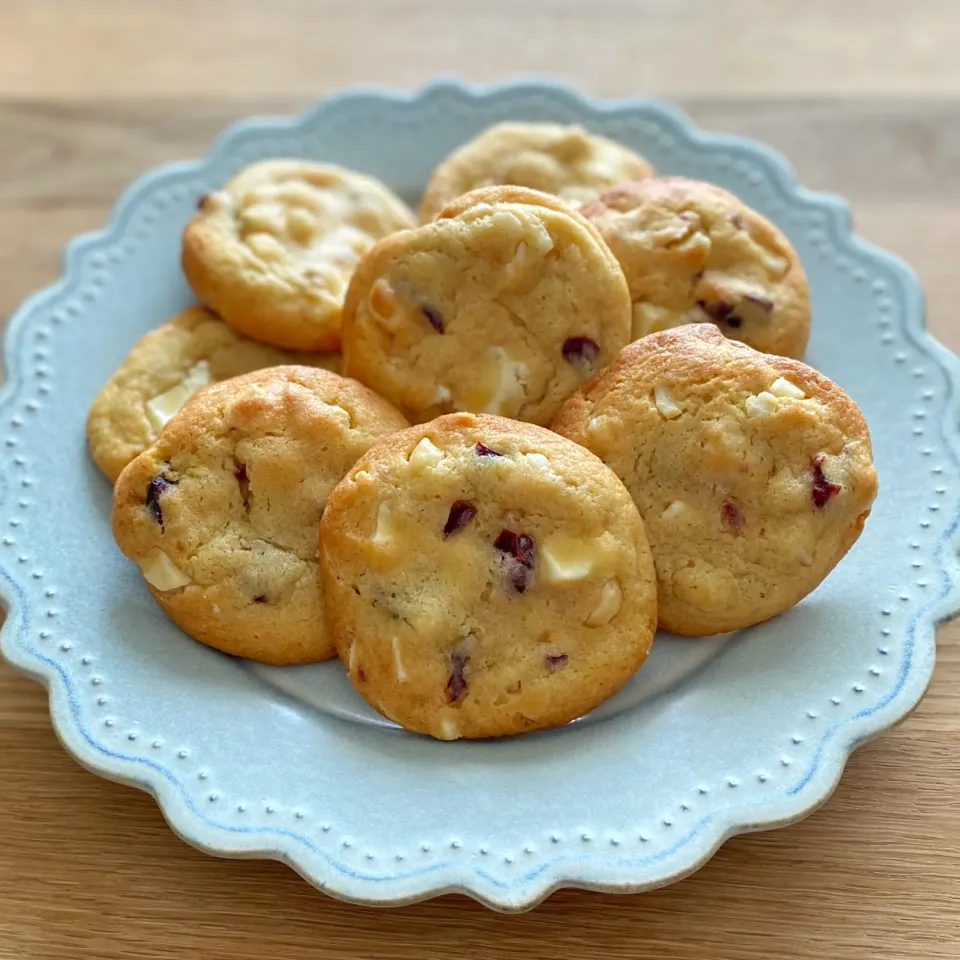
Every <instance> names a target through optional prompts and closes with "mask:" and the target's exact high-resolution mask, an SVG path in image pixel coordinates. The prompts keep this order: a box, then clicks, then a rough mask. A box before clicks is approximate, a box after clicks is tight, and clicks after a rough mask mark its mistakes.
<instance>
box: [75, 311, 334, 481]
mask: <svg viewBox="0 0 960 960" xmlns="http://www.w3.org/2000/svg"><path fill="white" fill-rule="evenodd" d="M294 358H296V359H294ZM294 362H296V363H300V364H306V365H307V366H316V367H323V368H324V369H327V370H332V371H334V372H339V369H340V354H339V353H314V354H308V353H295V354H291V353H288V352H285V351H283V350H277V349H275V348H274V347H268V346H266V345H265V344H262V343H257V342H255V341H254V340H248V339H247V338H246V337H244V336H242V335H241V334H239V333H236V332H235V331H234V330H232V329H231V328H230V327H228V326H227V325H226V324H225V323H224V322H223V321H222V320H221V319H220V318H219V317H218V316H216V315H215V314H213V313H211V312H210V311H209V310H207V309H205V308H204V307H189V308H188V309H186V310H184V311H183V312H182V313H178V314H177V315H176V316H175V317H172V318H171V319H170V320H168V321H167V322H166V323H163V324H161V325H160V326H159V327H158V328H157V329H156V330H151V331H150V333H148V334H147V335H146V336H144V337H143V338H142V339H141V340H139V341H138V342H137V343H136V344H134V346H133V348H132V349H131V351H130V353H128V354H127V356H126V358H125V359H124V361H123V363H121V364H120V366H119V367H117V369H116V370H115V371H114V373H113V375H112V376H111V377H110V379H109V380H108V381H107V382H106V383H105V384H104V386H103V387H102V389H101V390H100V392H99V393H98V394H97V395H96V397H95V398H94V401H93V403H92V404H91V405H90V413H89V415H88V417H87V440H88V442H89V444H90V455H91V456H92V457H93V460H94V462H95V463H96V465H97V466H98V467H99V468H100V469H101V470H102V471H103V473H104V474H105V475H106V477H107V478H108V479H109V480H110V482H111V483H115V482H116V479H117V477H119V476H120V471H121V470H123V468H124V467H125V466H126V465H127V464H128V463H129V462H130V461H131V460H132V459H133V458H134V457H136V456H137V455H138V454H141V453H143V451H144V450H146V448H147V447H149V446H150V444H151V443H153V442H154V440H156V439H157V435H158V434H159V433H160V430H161V429H162V427H163V425H164V424H165V423H166V422H167V421H168V420H169V419H170V418H171V417H172V416H173V415H174V414H175V413H176V412H177V411H178V410H179V409H180V408H181V407H182V406H183V405H184V403H186V401H187V400H188V399H189V398H190V397H191V396H192V395H193V394H194V393H195V392H196V391H197V390H199V389H200V388H201V387H205V386H207V385H209V384H211V383H218V382H219V381H221V380H228V379H229V378H230V377H236V376H239V375H240V374H241V373H249V372H250V371H251V370H260V369H262V368H263V367H276V366H279V365H281V364H287V363H294Z"/></svg>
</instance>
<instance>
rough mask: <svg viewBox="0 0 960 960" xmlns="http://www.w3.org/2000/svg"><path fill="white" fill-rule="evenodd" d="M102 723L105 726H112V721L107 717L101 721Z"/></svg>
mask: <svg viewBox="0 0 960 960" xmlns="http://www.w3.org/2000/svg"><path fill="white" fill-rule="evenodd" d="M103 725H104V726H105V727H112V726H113V721H112V720H111V719H110V718H109V717H108V718H107V719H106V720H104V721H103Z"/></svg>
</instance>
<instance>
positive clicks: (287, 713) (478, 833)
mask: <svg viewBox="0 0 960 960" xmlns="http://www.w3.org/2000/svg"><path fill="white" fill-rule="evenodd" d="M507 118H512V119H521V118H522V119H533V120H558V121H564V122H571V121H576V122H580V123H583V124H585V125H586V126H587V127H590V128H591V129H594V130H596V131H599V132H601V133H604V134H607V135H608V136H612V137H615V138H617V139H619V140H622V141H623V142H624V143H626V144H628V145H629V146H631V147H635V148H637V149H638V150H640V151H641V152H642V153H643V154H645V155H646V156H647V157H649V158H650V159H651V160H652V161H653V162H654V163H655V164H656V166H657V167H658V168H659V169H660V170H661V171H663V172H669V173H678V174H685V175H687V176H692V177H698V178H701V179H705V180H712V181H715V182H717V183H719V184H722V185H723V186H725V187H727V188H729V189H731V190H733V191H735V192H736V193H738V194H740V195H741V196H742V197H743V198H744V200H746V201H747V202H748V203H749V204H751V205H752V206H754V207H757V208H759V209H760V210H761V211H763V212H764V213H765V214H767V215H768V216H769V217H771V218H772V219H773V220H775V221H776V222H777V223H778V224H779V225H780V226H781V227H782V228H783V229H784V230H785V231H786V232H787V234H788V235H789V236H790V239H791V240H792V241H793V242H794V244H796V246H797V248H798V249H799V251H800V254H801V256H802V258H803V262H804V265H805V266H806V268H807V272H808V274H809V277H810V283H811V286H812V290H813V306H814V314H815V323H814V328H813V339H812V342H811V345H810V350H809V355H808V359H809V361H810V362H812V363H813V364H814V365H815V366H817V367H819V368H820V369H821V370H823V371H825V372H826V373H827V374H828V375H829V376H831V377H833V378H834V379H836V380H837V381H839V382H840V383H841V384H842V385H843V386H844V387H845V388H846V389H847V390H848V391H849V392H850V393H851V394H852V395H853V397H854V398H855V399H856V400H857V401H858V402H859V403H860V404H861V406H862V407H863V409H864V411H865V412H866V415H867V419H868V420H869V423H870V426H871V428H872V430H873V434H874V438H875V445H876V456H877V466H878V470H879V473H880V478H881V493H880V497H879V500H878V502H877V505H876V509H875V510H874V512H873V515H872V516H871V518H870V521H869V523H868V524H867V528H866V531H865V533H864V535H863V537H862V538H861V540H860V542H859V543H858V544H857V545H856V547H855V548H854V549H853V550H852V551H851V553H850V555H849V556H848V557H847V558H846V559H845V560H844V561H843V563H842V564H841V565H840V566H839V568H838V569H837V570H836V571H835V572H834V573H833V575H832V576H831V577H830V578H829V579H828V580H827V582H826V583H825V584H824V585H823V586H822V587H821V588H820V589H819V590H817V591H816V592H815V593H814V594H813V595H812V596H810V597H808V598H807V599H806V600H805V601H804V602H803V603H801V604H800V605H799V606H798V607H796V608H795V609H794V610H792V611H790V612H789V613H787V614H785V615H784V616H782V617H779V618H777V619H776V620H774V621H772V622H770V623H766V624H763V625H762V626H760V627H755V628H754V629H752V630H749V631H746V632H744V633H742V634H740V635H739V636H734V637H730V638H719V639H711V640H703V641H690V640H677V639H674V638H671V637H661V638H659V639H658V640H657V643H656V645H655V649H654V653H653V655H652V657H651V659H650V661H649V663H648V665H647V666H645V667H644V669H643V670H642V671H641V672H640V673H639V674H638V675H637V677H636V678H635V680H634V681H633V682H632V683H631V684H630V685H629V686H628V688H627V689H625V690H623V691H622V692H621V693H619V694H618V695H617V696H616V697H614V698H613V699H612V700H611V701H609V702H608V703H606V704H605V705H604V706H603V707H602V708H601V709H599V710H597V711H596V713H595V714H593V715H591V716H588V717H586V718H583V719H582V720H580V721H578V722H576V723H573V724H571V725H569V726H568V727H566V728H564V729H561V730H557V731H553V732H550V733H543V734H536V735H531V736H526V737H520V738H516V739H512V740H507V741H502V742H475V743H467V742H464V741H459V742H456V743H452V744H449V743H438V742H435V741H433V740H430V739H427V738H424V737H418V736H414V735H410V734H406V733H404V732H402V731H400V730H397V729H396V728H394V727H392V726H390V725H389V724H387V723H386V722H385V721H383V720H381V719H380V718H379V717H377V716H376V715H375V714H373V713H372V712H371V711H370V710H368V709H367V708H366V707H365V706H364V704H363V703H362V702H361V701H360V700H359V698H358V697H357V696H356V694H354V693H353V691H352V689H351V688H350V687H349V686H348V684H347V682H346V680H345V679H344V675H343V672H342V670H341V669H340V667H339V665H338V664H336V663H329V664H322V665H319V666H314V667H309V668H295V669H285V670H283V669H267V668H258V667H253V666H250V665H248V664H246V663H243V662H239V661H236V660H232V659H230V658H227V657H225V656H222V655H220V654H217V653H215V652H213V651H211V650H208V649H206V648H204V647H202V646H200V645H199V644H197V643H194V642H193V641H191V640H190V639H189V638H187V637H186V636H185V635H184V634H182V633H180V632H179V631H178V630H177V628H176V627H174V626H173V625H172V624H171V623H170V622H169V621H167V619H166V618H165V617H164V616H163V614H162V613H161V612H160V610H159V608H158V607H157V606H156V605H155V604H154V603H153V601H152V600H151V598H150V596H149V595H148V593H147V591H146V590H145V588H144V587H143V585H142V583H141V581H140V577H139V575H138V574H137V572H136V570H135V569H134V568H133V567H132V565H130V564H129V563H127V562H126V561H125V560H124V559H123V558H122V557H121V556H120V554H119V552H118V551H117V550H116V549H115V548H114V545H113V543H112V541H111V537H110V529H109V525H108V511H109V504H110V490H109V488H108V485H107V483H106V482H105V481H104V480H103V478H102V477H101V476H100V475H99V474H98V473H97V472H96V470H95V469H94V467H93V466H92V464H91V463H90V461H89V459H88V457H87V455H86V451H85V449H84V438H83V434H84V429H83V428H84V417H85V414H86V410H87V407H88V405H89V403H90V401H91V400H92V398H93V396H94V394H95V392H96V391H97V389H98V388H99V387H100V385H101V384H102V383H103V382H104V380H105V379H106V378H107V376H108V374H109V373H110V372H111V371H112V370H113V369H114V367H116V365H117V364H118V363H119V362H120V360H121V359H122V358H123V356H124V354H125V353H126V352H127V350H128V349H129V347H130V346H131V345H132V344H133V343H134V341H135V340H137V338H138V337H140V336H141V334H143V333H144V332H145V331H146V330H148V329H149V328H151V327H153V326H155V325H156V324H158V323H159V322H160V321H162V320H163V319H164V318H166V317H167V316H168V315H170V314H171V313H173V312H174V311H176V310H179V309H180V308H182V307H183V306H185V305H186V304H187V303H188V302H189V301H190V296H189V293H188V290H187V287H186V285H185V283H184V281H183V279H182V277H181V274H180V271H179V268H178V254H179V237H180V231H181V228H182V227H183V224H184V222H185V221H186V220H187V218H188V217H189V216H190V214H191V212H192V210H193V208H194V202H195V200H196V198H197V196H198V195H200V194H202V193H204V192H206V191H208V190H210V189H212V188H214V187H217V186H218V185H220V184H222V183H223V182H224V181H225V180H226V179H227V178H228V177H229V176H230V175H231V174H233V173H234V172H235V171H236V170H238V169H239V168H240V167H242V166H244V165H245V164H248V163H250V162H252V161H254V160H259V159H261V158H264V157H273V156H302V157H309V158H313V159H323V160H332V161H335V162H337V163H341V164H345V165H347V166H349V167H355V168H357V169H360V170H366V171H368V172H370V173H372V174H374V175H376V176H378V177H381V178H383V179H384V180H385V181H387V182H388V183H389V184H391V185H392V186H393V187H395V188H396V189H398V190H399V191H400V192H401V193H403V194H405V195H407V196H408V197H409V198H411V199H415V198H416V195H417V193H418V192H419V190H420V189H421V188H422V186H423V184H424V182H425V181H426V179H427V176H428V174H429V172H430V170H431V169H432V168H433V166H434V164H435V163H436V162H437V161H438V160H439V159H440V157H442V156H443V155H444V154H445V153H447V152H448V151H449V150H450V149H451V148H453V147H454V146H456V145H457V144H459V143H461V142H463V141H464V140H466V139H467V138H469V137H470V136H471V135H473V134H474V133H476V132H477V131H478V130H480V129H481V128H483V127H485V126H487V125H488V124H490V123H493V122H494V121H498V120H503V119H507ZM6 362H7V369H8V376H9V383H8V384H7V386H6V387H5V389H4V390H3V393H2V399H0V594H2V596H3V598H4V600H5V602H6V604H7V606H8V608H9V615H8V619H7V623H6V626H5V627H4V630H3V634H2V648H3V653H4V654H5V656H6V657H7V658H8V659H9V660H10V661H11V662H12V663H13V664H15V665H16V666H18V667H20V668H21V669H23V670H24V671H26V672H28V673H29V674H31V675H32V676H34V677H36V678H38V679H39V680H41V681H42V682H43V683H44V684H46V685H47V687H48V688H49V691H50V710H51V714H52V717H53V723H54V726H55V727H56V730H57V733H58V734H59V736H60V737H61V739H62V740H63V742H64V744H65V745H66V747H67V749H68V750H69V751H70V752H71V753H72V754H73V755H74V756H75V757H76V758H77V759H78V760H79V761H80V762H81V763H83V764H85V765H86V766H87V767H89V768H90V769H91V770H94V771H95V772H97V773H99V774H101V775H103V776H106V777H110V778H113V779H116V780H120V781H123V782H125V783H130V784H133V785H135V786H138V787H141V788H143V789H144V790H147V791H149V792H150V793H152V794H153V795H154V796H155V797H156V798H157V800H158V802H159V803H160V805H161V807H162V809H163V812H164V814H165V816H166V817H167V819H168V820H169V822H170V824H171V825H172V826H173V828H174V829H175V830H176V831H177V832H178V833H179V834H180V835H181V836H182V837H184V838H185V839H186V840H188V841H189V842H191V843H193V844H195V845H197V846H198V847H201V848H203V849H204V850H209V851H210V852H211V853H216V854H221V855H227V856H252V857H274V858H276V859H280V860H283V861H285V862H287V863H289V864H290V865H291V866H292V867H293V868H294V869H296V870H298V871H299V872H300V873H301V874H303V876H304V877H305V878H306V879H308V880H309V881H310V882H311V883H314V884H316V886H318V887H320V888H321V889H323V890H325V891H327V892H328V893H331V894H333V895H334V896H337V897H342V898H344V899H347V900H353V901H359V902H363V903H376V904H399V903H404V902H408V901H412V900H417V899H420V898H423V897H428V896H431V895H434V894H438V893H446V892H451V891H460V892H463V893H466V894H469V895H470V896H473V897H476V898H477V899H478V900H480V901H482V902H484V903H486V904H488V905H489V906H491V907H494V908H496V909H500V910H522V909H524V908H527V907H530V906H532V905H533V904H535V903H537V902H538V901H539V900H541V899H542V898H543V897H545V896H546V895H547V894H548V893H550V892H551V891H552V890H555V889H557V888H558V887H561V886H577V887H588V888H592V889H600V890H610V891H636V890H643V889H647V888H650V887H654V886H657V885H660V884H664V883H668V882H670V881H671V880H676V879H678V878H679V877H682V876H684V875H685V874H688V873H690V872H691V871H692V870H694V869H696V868H697V867H698V866H700V865H701V864H702V863H703V862H704V861H705V860H707V858H709V857H710V855H711V854H712V853H713V852H714V851H715V850H716V849H717V847H718V846H719V844H720V843H722V842H723V841H724V840H725V839H726V838H727V837H730V836H732V835H733V834H736V833H739V832H742V831H745V830H758V829H764V828H769V827H774V826H780V825H783V824H787V823H790V822H791V821H794V820H796V819H798V818H799V817H802V816H803V815H804V814H807V813H809V812H810V811H811V810H813V809H814V808H815V807H816V806H817V805H818V804H820V803H822V802H823V801H824V800H825V799H826V797H827V796H828V795H829V794H830V792H831V790H832V789H833V788H834V786H835V784H836V782H837V779H838V778H839V776H840V773H841V771H842V769H843V765H844V762H845V761H846V759H847V757H848V756H849V754H850V751H851V750H852V749H853V747H855V746H856V745H857V744H858V743H860V742H862V741H863V740H865V739H867V738H869V737H871V736H873V735H875V734H877V733H879V732H880V731H882V730H884V729H886V728H887V727H889V726H890V725H891V724H893V723H895V722H896V721H897V720H899V719H901V718H902V717H903V716H905V715H906V714H907V713H908V712H909V711H910V709H911V708H912V707H913V706H914V705H915V704H916V703H917V701H918V700H919V698H920V696H921V695H922V693H923V691H924V688H925V687H926V685H927V682H928V680H929V678H930V674H931V671H932V669H933V660H934V630H933V628H934V624H935V623H936V622H937V621H938V620H941V619H943V618H944V617H947V616H949V615H950V614H952V613H954V612H955V611H956V610H957V609H958V607H960V588H958V584H960V576H958V574H960V569H958V564H957V561H956V547H957V536H956V530H957V518H958V504H960V471H958V450H960V448H958V436H957V427H956V423H957V414H958V410H957V407H958V404H957V375H958V370H960V363H958V360H957V358H956V357H954V356H953V355H951V354H950V353H948V352H947V351H946V350H945V349H944V348H943V347H941V346H940V345H938V344H937V343H936V342H935V341H934V340H933V339H931V337H930V336H929V335H928V334H926V333H925V332H924V329H923V300H922V296H921V293H920V290H919V288H918V286H917V281H916V279H915V278H914V276H913V274H912V273H911V272H910V270H909V269H908V268H907V267H905V266H904V265H903V264H902V263H901V262H900V261H898V260H896V259H894V258H893V257H891V256H889V255H888V254H886V253H883V252H881V251H880V250H877V249H875V248H874V247H871V246H869V245H868V244H866V243H864V242H863V241H861V240H859V239H857V238H856V237H854V236H853V235H852V232H851V225H850V218H849V214H848V212H847V208H846V206H845V205H844V204H843V203H842V202H841V201H840V200H837V199H835V198H833V197H828V196H823V195H816V194H812V193H809V192H807V191H806V190H804V189H803V188H802V187H800V186H798V185H797V183H796V181H795V180H794V177H793V174H792V173H791V172H790V169H789V167H788V166H787V165H786V164H785V163H784V162H783V160H781V159H780V158H779V157H778V156H776V155H775V154H773V153H772V152H771V151H770V150H768V149H767V148H766V147H763V146H761V145H759V144H755V143H750V142H747V141H744V140H739V139H733V138H730V137H717V136H710V135H704V134H702V133H700V132H698V131H697V130H695V129H694V128H693V127H692V125H691V124H690V123H689V121H687V120H686V119H685V118H684V117H683V116H681V115H680V114H679V113H678V112H677V111H676V110H674V109H673V108H671V107H669V106H667V105H665V104H662V103H653V102H649V101H641V100H626V101H610V102H598V101H595V100H590V99H587V98H586V97H583V96H581V95H580V94H578V93H576V92H574V91H572V90H569V89H566V88H563V87H558V86H553V85H549V84H545V83H517V84H510V85H507V86H503V87H497V88H494V89H482V90H474V89H470V88H467V87H464V86H461V85H460V84H457V83H455V82H442V83H437V84H433V85H431V86H429V87H427V88H426V89H425V90H423V91H421V92H419V93H415V94H412V95H411V94H402V93H394V92H391V91H385V90H369V89H367V90H354V91H348V92H346V93H344V94H340V95H338V96H335V97H331V98H330V99H327V100H324V101H323V102H321V103H320V104H318V105H317V106H316V107H315V108H314V109H313V110H311V111H310V112H308V113H307V114H305V115H304V116H302V117H297V118H293V119H263V120H248V121H245V122H243V123H241V124H239V125H237V126H236V127H233V128H232V129H231V130H229V131H228V132H227V133H226V134H224V136H222V137H221V138H220V139H219V140H218V141H217V143H216V144H215V145H214V147H213V149H212V150H211V151H210V153H209V155H208V156H207V157H206V158H205V159H203V160H200V161H196V162H189V163H181V164H176V165H173V166H170V167H164V168H163V169H160V170H156V171H153V172H152V173H150V174H148V175H147V176H145V177H143V178H142V179H141V180H139V181H138V182H137V183H136V184H135V185H134V186H133V187H132V188H131V189H130V190H128V191H127V193H126V194H125V195H124V196H123V198H122V199H121V200H120V202H119V203H118V204H117V208H116V211H115V213H114V215H113V218H112V220H111V221H110V224H109V225H108V226H107V228H106V229H105V230H104V231H102V232H100V233H96V234H92V235H88V236H84V237H81V238H79V239H77V240H75V241H74V242H73V243H71V244H70V246H69V247H68V248H67V251H66V256H65V265H64V276H63V278H62V279H61V280H60V281H59V282H58V283H57V284H55V285H54V286H53V287H50V288H49V289H47V290H44V291H42V292H41V293H38V294H37V295H36V296H34V297H32V298H31V299H30V300H29V301H27V303H25V304H24V305H23V306H22V307H21V309H20V310H19V311H18V312H17V314H16V316H15V317H14V319H13V320H12V322H11V323H10V325H9V329H8V331H7V336H6Z"/></svg>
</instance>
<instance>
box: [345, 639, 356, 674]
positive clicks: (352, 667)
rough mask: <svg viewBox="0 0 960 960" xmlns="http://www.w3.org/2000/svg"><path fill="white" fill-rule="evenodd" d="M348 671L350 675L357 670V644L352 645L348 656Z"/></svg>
mask: <svg viewBox="0 0 960 960" xmlns="http://www.w3.org/2000/svg"><path fill="white" fill-rule="evenodd" d="M347 669H348V670H349V671H350V673H354V672H355V671H356V669H357V644H356V642H354V643H351V644H350V652H349V653H348V654H347Z"/></svg>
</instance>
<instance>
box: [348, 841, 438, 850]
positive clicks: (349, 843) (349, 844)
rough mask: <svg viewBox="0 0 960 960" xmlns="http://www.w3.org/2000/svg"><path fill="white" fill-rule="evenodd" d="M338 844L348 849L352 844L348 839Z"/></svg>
mask: <svg viewBox="0 0 960 960" xmlns="http://www.w3.org/2000/svg"><path fill="white" fill-rule="evenodd" d="M340 846H341V847H343V849H344V850H349V849H350V848H351V847H352V846H353V844H352V843H351V842H350V841H349V840H344V841H342V842H341V844H340ZM420 849H421V850H423V847H421V848H420Z"/></svg>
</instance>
